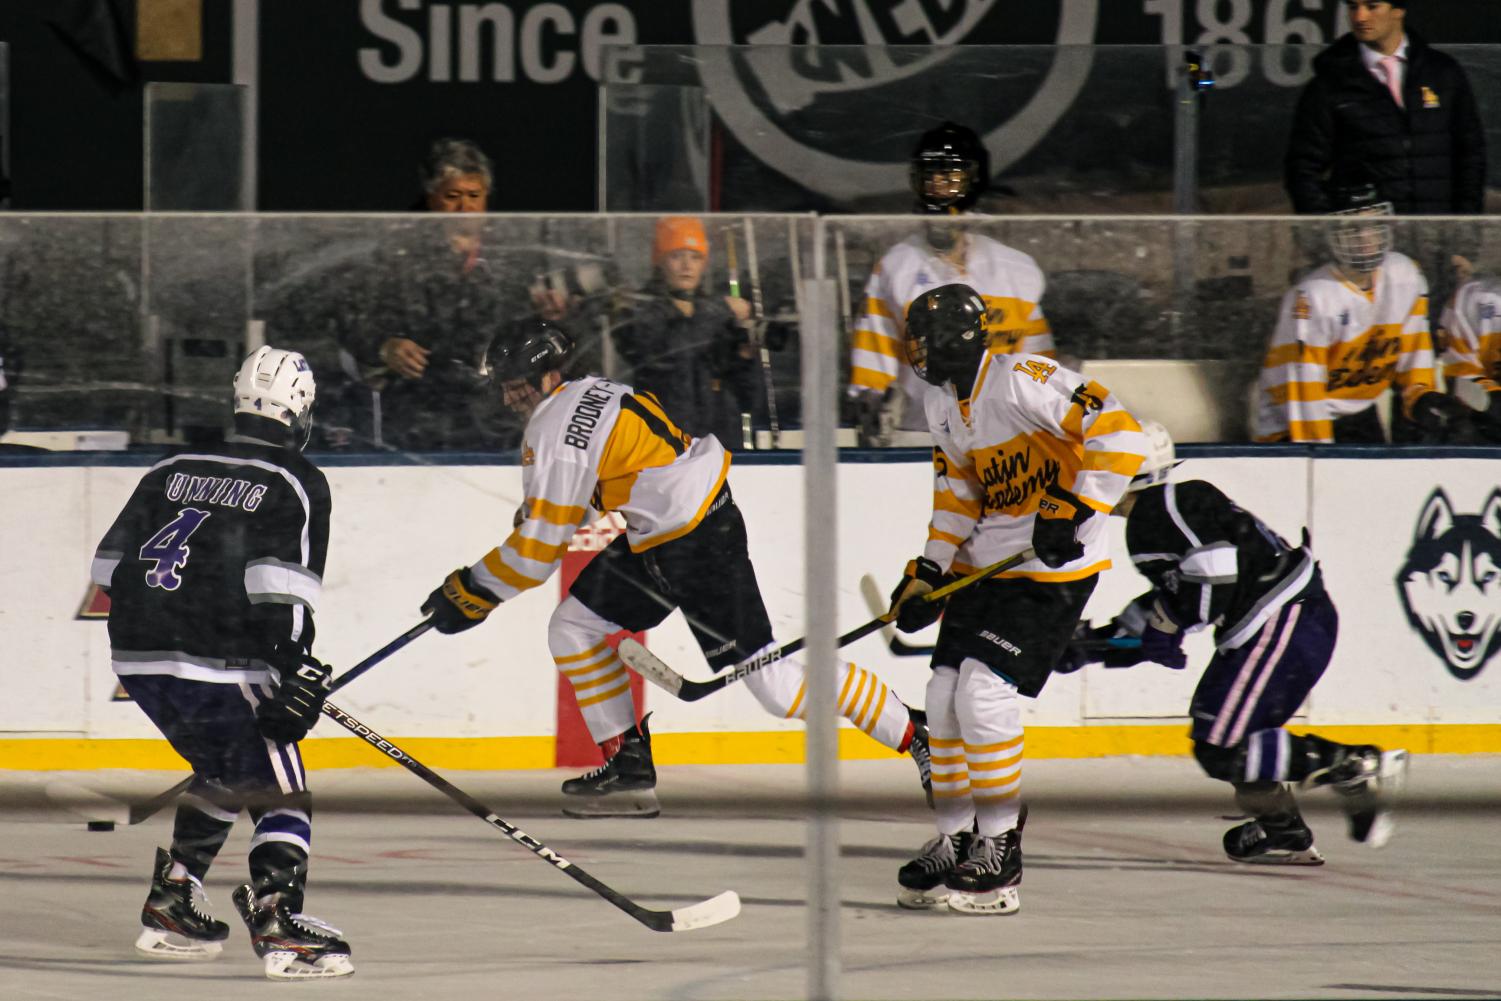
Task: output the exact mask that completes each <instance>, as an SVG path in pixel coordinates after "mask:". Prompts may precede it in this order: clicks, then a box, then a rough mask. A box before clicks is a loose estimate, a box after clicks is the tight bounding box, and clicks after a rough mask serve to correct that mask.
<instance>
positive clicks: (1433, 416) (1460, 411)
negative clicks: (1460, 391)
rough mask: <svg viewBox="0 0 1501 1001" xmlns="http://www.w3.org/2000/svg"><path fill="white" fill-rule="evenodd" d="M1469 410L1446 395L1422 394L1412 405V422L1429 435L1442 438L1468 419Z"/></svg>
mask: <svg viewBox="0 0 1501 1001" xmlns="http://www.w3.org/2000/svg"><path fill="white" fill-rule="evenodd" d="M1470 414H1471V410H1470V408H1469V407H1467V406H1465V405H1464V404H1463V403H1460V402H1459V401H1458V400H1456V399H1455V398H1454V397H1452V396H1449V395H1448V394H1447V393H1424V394H1423V395H1422V396H1420V397H1418V399H1417V402H1416V403H1414V404H1413V405H1412V420H1413V423H1414V424H1416V425H1417V426H1418V427H1419V428H1421V429H1423V430H1424V431H1426V432H1428V433H1429V434H1430V435H1438V436H1442V435H1444V434H1446V433H1448V432H1450V431H1452V430H1454V429H1456V428H1457V427H1459V425H1460V422H1461V421H1468V420H1469V419H1470Z"/></svg>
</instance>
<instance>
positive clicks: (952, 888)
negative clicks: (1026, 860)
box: [945, 826, 1022, 915]
mask: <svg viewBox="0 0 1501 1001" xmlns="http://www.w3.org/2000/svg"><path fill="white" fill-rule="evenodd" d="M1021 882H1022V838H1021V829H1020V826H1018V827H1017V828H1016V829H1014V830H1010V831H1006V832H1004V833H1002V834H1000V835H998V836H996V837H993V838H987V837H984V836H981V835H976V836H975V838H974V840H973V841H971V842H970V844H969V851H968V852H967V853H966V854H965V856H964V861H962V862H960V863H959V864H958V865H957V866H956V867H955V868H954V871H953V872H952V873H950V874H949V877H948V880H947V881H946V882H945V885H946V886H947V887H948V890H949V900H948V904H949V910H951V911H957V912H959V913H960V914H984V915H989V914H1015V913H1016V912H1017V911H1019V910H1021V906H1022V903H1021Z"/></svg>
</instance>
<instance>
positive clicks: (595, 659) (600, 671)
mask: <svg viewBox="0 0 1501 1001" xmlns="http://www.w3.org/2000/svg"><path fill="white" fill-rule="evenodd" d="M619 631H620V627H619V626H617V625H616V624H615V623H613V622H610V621H608V620H606V619H603V618H601V617H599V616H598V615H595V614H594V613H593V612H591V611H590V610H589V609H588V608H586V607H585V606H584V604H583V603H582V602H580V601H577V600H575V599H574V598H566V599H564V600H563V603H562V604H560V605H559V606H558V608H557V610H556V611H555V612H553V615H552V619H551V620H550V621H549V622H548V624H547V646H548V649H549V650H550V651H551V652H552V659H553V663H555V664H557V666H558V670H559V671H561V672H562V673H563V676H564V677H565V678H567V679H568V681H569V683H570V684H571V685H572V686H573V694H574V696H575V697H576V698H577V699H578V704H579V710H580V711H581V712H582V713H583V716H584V724H585V725H586V726H587V727H588V728H589V735H590V736H591V737H593V738H594V741H595V743H599V744H602V743H604V742H605V741H606V740H609V739H610V738H611V737H614V736H616V735H617V734H621V733H624V732H625V731H626V730H628V729H630V728H631V727H632V726H634V725H635V723H636V708H635V704H634V703H633V702H632V701H631V678H630V672H628V671H627V670H626V668H625V664H623V663H621V660H620V656H619V655H618V654H617V653H616V652H615V650H614V649H613V648H612V647H611V646H610V645H609V643H608V642H606V639H605V637H607V636H609V635H611V634H613V633H616V632H619Z"/></svg>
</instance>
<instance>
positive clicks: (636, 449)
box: [471, 376, 730, 600]
mask: <svg viewBox="0 0 1501 1001" xmlns="http://www.w3.org/2000/svg"><path fill="white" fill-rule="evenodd" d="M521 465H522V470H521V483H522V489H523V491H524V493H525V499H524V500H523V501H522V514H521V521H520V523H519V524H518V525H517V526H516V528H515V530H514V531H512V532H511V535H510V537H509V538H507V539H506V541H505V542H504V543H502V544H501V545H500V546H498V547H497V548H495V549H492V550H490V552H488V553H486V554H485V558H484V559H482V560H480V561H479V562H478V563H476V564H475V565H474V566H473V567H472V568H471V570H472V572H473V574H474V579H475V582H476V583H478V584H480V585H481V586H483V587H486V588H488V589H489V590H491V591H493V592H494V593H495V594H496V595H498V596H499V597H500V598H501V599H502V600H506V599H510V598H514V597H515V596H516V595H517V594H519V593H521V592H522V591H525V590H526V589H527V588H530V587H536V586H537V585H538V584H541V583H542V582H543V581H545V580H547V578H548V577H549V576H551V574H552V572H553V570H555V569H556V568H557V566H558V563H559V561H561V560H562V558H563V553H564V552H566V551H567V549H568V542H569V540H570V539H572V538H573V533H574V530H575V529H577V528H578V527H579V525H580V524H582V523H583V522H584V521H585V520H586V519H588V520H590V521H592V520H594V518H595V517H598V515H599V514H603V513H605V512H608V511H618V512H620V514H621V516H622V517H623V518H624V519H625V525H626V539H627V541H628V542H629V543H630V547H631V549H632V551H634V552H638V553H639V552H642V551H644V550H647V549H650V548H651V547H653V546H656V545H660V544H661V543H663V542H668V541H670V540H672V539H676V538H678V537H680V536H683V535H687V534H688V533H689V532H691V531H693V529H694V528H695V527H697V525H698V523H699V522H700V521H702V520H703V518H704V515H705V513H706V512H707V511H708V509H709V505H710V504H711V503H712V502H713V500H714V498H715V496H716V495H717V494H718V493H719V490H720V488H721V487H723V486H724V482H725V477H726V476H727V475H728V474H729V471H730V454H729V453H728V452H726V451H725V450H724V448H723V446H721V445H720V444H719V440H718V439H717V438H715V437H714V436H713V435H707V436H705V437H703V438H694V437H691V436H690V435H687V434H684V433H683V432H682V431H681V430H679V429H678V427H677V425H675V424H673V423H672V421H671V419H670V418H668V416H667V415H666V414H665V413H663V411H662V406H661V404H659V403H658V402H657V399H656V397H654V396H652V395H651V394H650V393H636V392H634V391H633V390H632V389H631V387H630V386H627V385H624V384H623V383H619V382H613V381H611V380H609V379H605V378H602V377H599V376H586V377H584V378H582V379H575V380H573V381H571V382H565V383H564V384H563V385H562V386H559V387H558V388H557V389H556V390H554V391H553V393H552V394H551V395H550V396H548V397H547V399H545V400H543V401H542V403H541V405H539V406H538V407H537V409H536V411H535V412H534V413H533V414H532V417H531V420H529V421H528V422H527V425H526V433H525V435H524V436H523V438H522V445H521ZM591 512H597V513H596V514H591Z"/></svg>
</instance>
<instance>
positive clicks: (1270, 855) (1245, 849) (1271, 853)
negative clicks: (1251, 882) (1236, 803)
mask: <svg viewBox="0 0 1501 1001" xmlns="http://www.w3.org/2000/svg"><path fill="white" fill-rule="evenodd" d="M1225 854H1226V855H1228V856H1230V857H1231V858H1232V859H1234V860H1235V861H1237V862H1249V863H1253V864H1256V865H1323V864H1324V856H1323V855H1320V854H1319V850H1318V849H1317V848H1315V847H1314V846H1313V832H1312V831H1310V830H1309V829H1308V825H1307V824H1305V823H1303V818H1302V817H1300V816H1299V815H1298V814H1296V813H1293V814H1281V815H1279V816H1275V817H1257V818H1256V819H1254V820H1248V821H1246V822H1245V823H1244V824H1241V825H1240V826H1239V827H1232V828H1230V830H1228V831H1226V832H1225Z"/></svg>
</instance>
